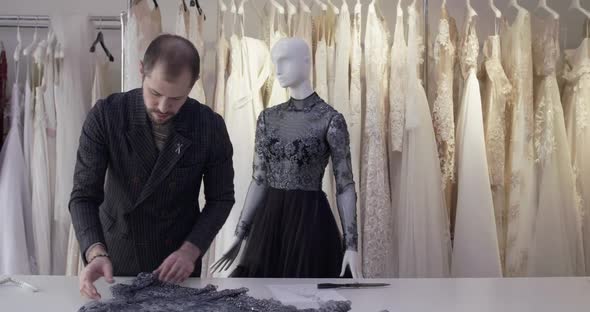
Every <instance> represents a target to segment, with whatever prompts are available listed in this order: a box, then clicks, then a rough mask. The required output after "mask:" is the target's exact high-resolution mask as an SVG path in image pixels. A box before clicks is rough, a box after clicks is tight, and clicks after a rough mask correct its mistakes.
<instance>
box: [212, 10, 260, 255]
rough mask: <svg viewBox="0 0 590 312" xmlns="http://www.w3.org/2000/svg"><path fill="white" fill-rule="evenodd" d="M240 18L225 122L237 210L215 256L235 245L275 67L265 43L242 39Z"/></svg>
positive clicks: (233, 41)
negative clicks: (265, 88)
mask: <svg viewBox="0 0 590 312" xmlns="http://www.w3.org/2000/svg"><path fill="white" fill-rule="evenodd" d="M236 18H239V26H240V33H239V34H233V35H232V36H231V38H230V45H231V47H230V68H231V72H230V74H229V77H228V79H227V84H226V95H225V121H226V125H227V130H228V133H229V136H230V139H231V141H232V144H233V149H234V154H235V155H241V156H240V157H234V168H235V178H234V186H235V198H236V203H235V205H234V207H235V209H232V212H231V213H230V215H229V217H228V219H227V221H226V222H225V225H224V226H223V228H222V230H221V231H220V233H219V234H218V236H217V238H218V239H217V242H216V244H215V248H216V254H223V253H224V252H225V251H226V250H227V249H228V247H229V245H230V244H231V243H232V242H233V240H234V239H235V238H234V230H235V228H236V225H237V223H238V220H239V216H240V212H241V210H242V209H243V207H244V202H245V198H246V194H247V191H248V186H249V185H250V181H251V178H250V177H251V173H252V172H251V169H250V168H252V167H251V166H252V162H253V154H252V151H253V150H254V138H255V132H256V119H257V117H258V115H260V113H261V112H262V110H263V108H264V104H263V100H262V87H263V85H264V83H265V82H266V81H267V79H268V78H269V76H270V73H271V69H272V64H271V62H270V53H269V50H268V46H267V45H266V43H265V42H264V41H261V40H257V39H254V38H251V37H245V36H243V29H244V21H243V16H242V15H236Z"/></svg>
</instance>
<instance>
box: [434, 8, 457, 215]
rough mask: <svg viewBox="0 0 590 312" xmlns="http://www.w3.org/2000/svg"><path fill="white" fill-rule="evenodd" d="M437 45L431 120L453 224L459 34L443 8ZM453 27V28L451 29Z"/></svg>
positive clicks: (436, 40) (435, 45) (435, 49)
mask: <svg viewBox="0 0 590 312" xmlns="http://www.w3.org/2000/svg"><path fill="white" fill-rule="evenodd" d="M438 25H439V26H438V35H437V36H436V39H435V43H434V61H435V73H434V76H435V77H436V78H435V81H436V97H435V100H434V103H433V104H432V120H433V123H434V133H435V135H436V142H437V144H438V154H439V158H440V167H441V172H442V180H441V184H442V189H443V190H444V193H445V199H446V206H447V208H448V209H449V214H450V216H451V220H454V215H455V209H453V207H454V205H453V189H454V187H453V186H454V185H455V118H454V104H453V83H454V79H453V75H454V69H455V61H456V44H457V35H458V34H457V30H456V28H455V27H456V26H455V21H454V19H453V18H452V17H450V16H449V14H448V12H447V10H446V7H443V9H442V12H441V19H440V22H439V24H438ZM451 25H452V26H453V27H451Z"/></svg>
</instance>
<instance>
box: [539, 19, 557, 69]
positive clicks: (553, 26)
mask: <svg viewBox="0 0 590 312" xmlns="http://www.w3.org/2000/svg"><path fill="white" fill-rule="evenodd" d="M558 34H559V20H557V19H554V18H541V17H535V18H533V69H534V73H535V75H538V76H547V75H550V74H555V72H556V68H557V61H558V59H559V37H558Z"/></svg>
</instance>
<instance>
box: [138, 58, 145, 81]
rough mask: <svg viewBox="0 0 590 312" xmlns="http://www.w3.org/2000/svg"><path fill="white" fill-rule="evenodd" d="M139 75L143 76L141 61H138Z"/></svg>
mask: <svg viewBox="0 0 590 312" xmlns="http://www.w3.org/2000/svg"><path fill="white" fill-rule="evenodd" d="M139 73H140V74H141V76H142V77H143V76H145V71H144V70H143V61H139Z"/></svg>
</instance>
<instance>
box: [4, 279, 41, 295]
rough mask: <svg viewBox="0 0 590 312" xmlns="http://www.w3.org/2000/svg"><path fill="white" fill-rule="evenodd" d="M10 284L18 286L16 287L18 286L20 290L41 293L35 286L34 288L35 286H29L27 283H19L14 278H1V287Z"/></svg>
mask: <svg viewBox="0 0 590 312" xmlns="http://www.w3.org/2000/svg"><path fill="white" fill-rule="evenodd" d="M9 283H11V284H14V285H16V286H18V287H20V288H26V289H28V290H30V291H32V292H38V291H39V289H38V288H37V287H35V286H33V285H31V284H29V283H27V282H23V281H19V280H16V279H13V278H12V277H4V278H0V285H2V284H9Z"/></svg>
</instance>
